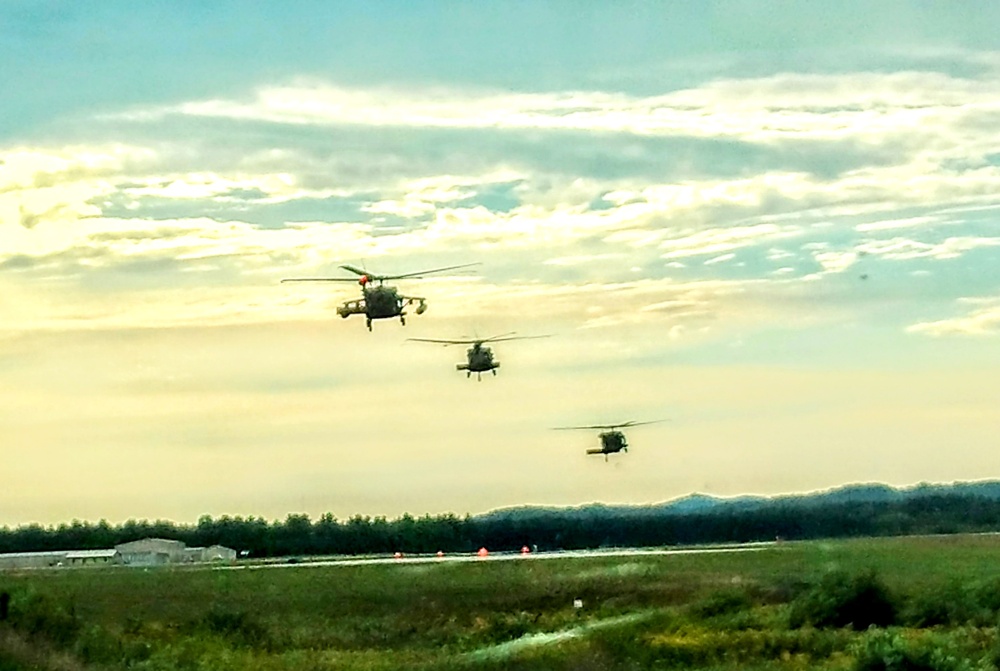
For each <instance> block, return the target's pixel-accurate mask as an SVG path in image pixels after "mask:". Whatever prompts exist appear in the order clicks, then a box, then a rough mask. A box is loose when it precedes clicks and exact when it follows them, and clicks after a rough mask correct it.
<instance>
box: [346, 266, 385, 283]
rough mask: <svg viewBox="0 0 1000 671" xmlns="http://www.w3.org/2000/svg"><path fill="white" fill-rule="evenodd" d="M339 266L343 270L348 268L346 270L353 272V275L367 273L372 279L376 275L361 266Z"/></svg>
mask: <svg viewBox="0 0 1000 671" xmlns="http://www.w3.org/2000/svg"><path fill="white" fill-rule="evenodd" d="M341 268H343V269H344V270H348V271H350V272H352V273H354V274H355V275H367V276H368V277H370V278H372V279H375V278H376V277H377V275H372V274H371V273H369V272H368V271H367V270H362V269H361V268H357V267H355V266H341ZM354 281H357V280H354Z"/></svg>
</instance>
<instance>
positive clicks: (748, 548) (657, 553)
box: [214, 541, 776, 571]
mask: <svg viewBox="0 0 1000 671" xmlns="http://www.w3.org/2000/svg"><path fill="white" fill-rule="evenodd" d="M774 545H776V543H775V542H774V541H767V542H761V543H743V544H734V545H718V546H711V547H697V548H620V549H606V550H558V551H554V552H528V553H521V552H497V553H489V554H487V555H485V556H480V555H478V554H475V553H472V554H468V553H461V554H460V553H454V554H446V555H410V556H407V555H403V556H401V557H396V556H377V557H352V558H342V559H319V560H316V561H309V560H301V561H294V560H284V561H274V562H261V563H252V564H251V563H247V564H237V565H230V566H216V567H214V569H215V570H217V571H240V570H259V569H280V568H285V569H291V568H318V567H324V566H366V565H369V564H371V565H377V564H444V563H455V562H497V561H541V560H545V559H584V558H593V557H664V556H671V555H695V554H726V553H734V552H757V551H760V550H764V549H767V548H769V547H773V546H774Z"/></svg>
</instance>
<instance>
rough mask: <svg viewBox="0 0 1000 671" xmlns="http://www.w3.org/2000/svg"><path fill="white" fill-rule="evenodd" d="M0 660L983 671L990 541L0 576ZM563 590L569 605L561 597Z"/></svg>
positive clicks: (993, 637) (995, 655)
mask: <svg viewBox="0 0 1000 671" xmlns="http://www.w3.org/2000/svg"><path fill="white" fill-rule="evenodd" d="M0 591H7V592H9V593H10V594H11V596H12V599H11V609H10V614H9V617H8V619H7V621H5V622H0V669H2V670H4V671H17V670H20V669H142V670H148V671H153V670H160V669H162V670H168V669H169V670H171V671H173V670H185V669H191V670H195V669H197V670H206V671H207V670H212V671H227V670H229V669H233V670H235V669H240V670H241V671H242V670H246V669H263V670H272V669H273V670H274V671H278V670H316V671H319V670H327V669H330V670H332V669H338V670H340V669H346V670H353V669H411V668H412V669H428V670H430V669H595V670H596V669H648V668H656V669H670V668H704V669H885V670H890V669H946V670H947V669H955V670H964V669H984V670H985V669H996V668H997V664H998V662H1000V643H998V631H997V625H998V622H1000V536H991V535H985V536H948V537H931V538H893V539H876V540H849V541H836V542H804V543H784V544H778V545H774V546H768V547H765V548H762V549H760V550H758V551H754V552H743V553H727V554H688V555H671V556H633V557H595V558H577V559H541V558H523V559H522V558H519V559H516V560H513V561H503V562H471V563H451V562H431V563H424V564H417V563H407V562H399V563H393V564H379V565H360V566H336V567H316V566H308V565H299V566H297V567H295V568H267V569H259V570H235V571H230V570H210V569H199V568H162V569H150V570H142V569H134V568H132V569H129V568H96V569H59V570H38V571H23V572H19V573H12V572H6V573H0ZM577 599H579V600H581V601H582V603H583V607H582V608H576V607H574V601H575V600H577Z"/></svg>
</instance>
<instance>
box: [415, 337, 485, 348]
mask: <svg viewBox="0 0 1000 671" xmlns="http://www.w3.org/2000/svg"><path fill="white" fill-rule="evenodd" d="M407 340H413V341H414V342H432V343H437V344H439V345H445V346H448V345H471V344H472V341H471V340H439V339H437V338H407Z"/></svg>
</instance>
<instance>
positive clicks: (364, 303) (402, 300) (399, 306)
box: [337, 284, 427, 331]
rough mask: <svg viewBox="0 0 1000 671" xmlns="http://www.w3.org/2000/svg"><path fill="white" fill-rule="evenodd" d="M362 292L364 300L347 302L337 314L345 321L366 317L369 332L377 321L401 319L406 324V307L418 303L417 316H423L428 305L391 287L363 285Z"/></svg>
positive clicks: (421, 299)
mask: <svg viewBox="0 0 1000 671" xmlns="http://www.w3.org/2000/svg"><path fill="white" fill-rule="evenodd" d="M361 291H362V293H363V294H364V298H362V299H358V300H353V301H347V302H346V303H344V304H343V305H341V306H340V307H338V308H337V314H339V315H340V316H341V317H343V318H344V319H347V318H348V317H350V316H351V315H359V314H360V315H365V317H366V319H367V322H368V330H369V331H370V330H371V328H372V321H373V320H375V319H392V318H394V317H399V321H400V322H402V323H403V324H404V325H405V324H406V309H405V308H406V306H408V305H412V304H413V303H417V310H416V312H417V314H418V315H419V314H423V312H424V310H426V309H427V304H426V303H425V302H424V299H423V298H414V297H411V296H403V295H400V293H399V291H398V290H397V289H396V287H389V286H385V285H382V284H379V285H377V286H374V287H370V288H369V287H367V286H364V285H362V287H361Z"/></svg>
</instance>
